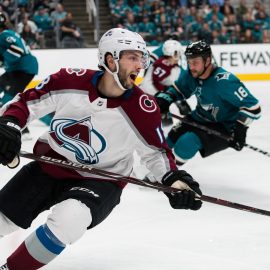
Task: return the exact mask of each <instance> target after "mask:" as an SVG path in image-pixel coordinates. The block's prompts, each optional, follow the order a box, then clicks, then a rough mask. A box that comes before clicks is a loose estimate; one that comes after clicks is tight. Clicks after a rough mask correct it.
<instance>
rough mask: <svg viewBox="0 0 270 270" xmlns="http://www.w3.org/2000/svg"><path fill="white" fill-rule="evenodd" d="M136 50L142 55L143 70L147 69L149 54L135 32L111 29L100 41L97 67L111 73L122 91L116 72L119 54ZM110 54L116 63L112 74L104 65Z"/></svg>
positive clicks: (143, 42) (141, 39)
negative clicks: (107, 55)
mask: <svg viewBox="0 0 270 270" xmlns="http://www.w3.org/2000/svg"><path fill="white" fill-rule="evenodd" d="M130 50H136V51H140V52H142V54H143V57H142V66H143V69H147V68H148V66H149V52H148V51H147V48H146V43H145V41H144V40H143V38H142V37H141V36H140V35H139V34H138V33H135V32H132V31H129V30H127V29H122V28H112V29H110V30H109V31H107V32H106V33H105V34H104V35H103V36H102V37H101V39H100V41H99V45H98V59H99V65H100V66H102V67H104V68H105V69H106V70H107V71H108V72H109V73H111V74H112V75H113V77H114V79H115V80H116V82H117V83H118V85H119V86H120V88H121V89H122V90H127V89H125V88H124V87H123V86H122V84H121V83H120V82H119V78H118V71H119V64H118V61H119V59H120V53H121V52H122V51H130ZM107 53H110V54H111V55H112V56H113V58H114V61H115V63H116V67H117V70H116V71H115V72H112V71H111V70H109V69H108V67H107V65H106V60H105V56H106V54H107Z"/></svg>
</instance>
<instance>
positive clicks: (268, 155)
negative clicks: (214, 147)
mask: <svg viewBox="0 0 270 270" xmlns="http://www.w3.org/2000/svg"><path fill="white" fill-rule="evenodd" d="M169 115H170V116H171V117H173V118H176V119H178V120H180V121H181V122H183V123H185V124H187V125H190V126H193V127H196V128H199V129H201V130H203V131H205V132H206V133H208V134H210V135H214V136H216V137H219V138H221V139H223V140H225V141H227V142H229V141H230V140H231V138H230V137H228V136H226V135H224V134H223V133H221V132H219V131H216V130H212V129H210V128H208V127H206V126H203V125H200V124H198V123H196V122H193V121H190V120H187V119H185V118H183V117H181V116H178V115H176V114H173V113H169ZM245 147H247V148H249V149H251V150H253V151H255V152H258V153H261V154H263V155H265V156H267V157H270V153H269V152H267V151H264V150H262V149H260V148H258V147H256V146H252V145H250V144H247V143H245Z"/></svg>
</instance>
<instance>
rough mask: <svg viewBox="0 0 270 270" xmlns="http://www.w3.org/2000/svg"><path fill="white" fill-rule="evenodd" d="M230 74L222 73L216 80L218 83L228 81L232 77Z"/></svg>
mask: <svg viewBox="0 0 270 270" xmlns="http://www.w3.org/2000/svg"><path fill="white" fill-rule="evenodd" d="M230 74H231V73H230V72H222V73H218V74H217V75H216V76H215V78H216V80H217V81H220V80H228V79H229V77H230Z"/></svg>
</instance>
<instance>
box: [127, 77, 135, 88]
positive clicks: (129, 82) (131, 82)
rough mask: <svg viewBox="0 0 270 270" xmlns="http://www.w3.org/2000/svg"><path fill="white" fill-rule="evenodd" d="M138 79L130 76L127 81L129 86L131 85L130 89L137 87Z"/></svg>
mask: <svg viewBox="0 0 270 270" xmlns="http://www.w3.org/2000/svg"><path fill="white" fill-rule="evenodd" d="M135 81H136V77H135V76H129V77H128V79H127V84H128V85H129V87H128V88H131V87H133V86H134V85H135Z"/></svg>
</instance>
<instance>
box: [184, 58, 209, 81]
mask: <svg viewBox="0 0 270 270" xmlns="http://www.w3.org/2000/svg"><path fill="white" fill-rule="evenodd" d="M187 62H188V65H189V70H190V72H191V74H192V77H193V78H199V77H200V76H201V75H202V74H203V72H204V70H205V61H204V59H203V58H202V57H201V56H199V57H195V58H189V59H188V60H187Z"/></svg>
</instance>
